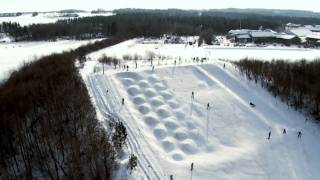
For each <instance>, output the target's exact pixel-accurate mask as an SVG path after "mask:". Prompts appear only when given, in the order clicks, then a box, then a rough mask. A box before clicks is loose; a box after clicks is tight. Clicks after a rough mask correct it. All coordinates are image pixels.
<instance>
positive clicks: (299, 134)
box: [298, 131, 302, 139]
mask: <svg viewBox="0 0 320 180" xmlns="http://www.w3.org/2000/svg"><path fill="white" fill-rule="evenodd" d="M301 135H302V132H301V131H298V139H301Z"/></svg>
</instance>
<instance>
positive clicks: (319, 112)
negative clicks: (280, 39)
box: [235, 58, 320, 120]
mask: <svg viewBox="0 0 320 180" xmlns="http://www.w3.org/2000/svg"><path fill="white" fill-rule="evenodd" d="M235 64H236V66H237V67H238V68H239V70H240V72H241V73H242V74H244V75H245V76H246V77H247V78H248V79H249V80H253V81H255V83H260V84H261V86H262V87H264V88H266V89H267V90H268V91H270V92H271V93H272V94H273V95H274V96H275V97H279V98H280V99H281V100H282V101H284V102H286V103H287V105H288V106H291V107H293V108H294V109H295V110H303V111H305V112H306V113H307V114H309V115H311V116H313V117H314V118H315V119H318V120H320V77H319V73H320V59H315V60H314V61H306V60H303V59H302V60H300V61H297V62H288V61H285V60H273V61H271V62H268V61H261V60H257V59H248V58H245V59H242V60H240V61H239V62H235Z"/></svg>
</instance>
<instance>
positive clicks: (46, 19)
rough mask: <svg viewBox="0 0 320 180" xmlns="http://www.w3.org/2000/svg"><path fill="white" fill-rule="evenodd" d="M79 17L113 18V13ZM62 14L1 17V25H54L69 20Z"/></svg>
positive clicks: (89, 14) (84, 13) (85, 13)
mask: <svg viewBox="0 0 320 180" xmlns="http://www.w3.org/2000/svg"><path fill="white" fill-rule="evenodd" d="M76 14H78V15H79V17H91V16H111V15H113V14H112V13H101V14H91V13H90V12H81V13H76ZM61 15H63V14H61V13H39V15H38V16H35V17H32V14H31V13H24V14H22V15H21V16H16V17H0V24H1V23H3V22H16V23H19V24H20V25H21V26H27V25H31V24H45V23H54V22H56V21H58V20H62V19H69V17H59V16H61ZM70 18H72V17H70Z"/></svg>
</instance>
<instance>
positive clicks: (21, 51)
mask: <svg viewBox="0 0 320 180" xmlns="http://www.w3.org/2000/svg"><path fill="white" fill-rule="evenodd" d="M97 40H99V39H95V40H85V41H76V40H62V41H56V42H47V41H40V42H13V43H0V81H2V80H4V79H6V78H7V77H8V75H9V74H10V71H12V70H15V69H17V68H18V67H19V66H20V65H22V63H23V62H28V61H33V60H34V59H36V57H38V58H39V57H41V56H45V55H49V54H51V53H60V52H63V51H68V50H70V49H75V48H77V47H80V46H82V45H85V44H87V43H91V42H94V41H97Z"/></svg>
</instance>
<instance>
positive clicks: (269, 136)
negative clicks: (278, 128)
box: [267, 131, 271, 140]
mask: <svg viewBox="0 0 320 180" xmlns="http://www.w3.org/2000/svg"><path fill="white" fill-rule="evenodd" d="M270 138H271V131H269V134H268V138H267V139H268V140H269V139H270Z"/></svg>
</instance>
